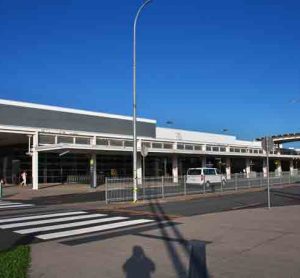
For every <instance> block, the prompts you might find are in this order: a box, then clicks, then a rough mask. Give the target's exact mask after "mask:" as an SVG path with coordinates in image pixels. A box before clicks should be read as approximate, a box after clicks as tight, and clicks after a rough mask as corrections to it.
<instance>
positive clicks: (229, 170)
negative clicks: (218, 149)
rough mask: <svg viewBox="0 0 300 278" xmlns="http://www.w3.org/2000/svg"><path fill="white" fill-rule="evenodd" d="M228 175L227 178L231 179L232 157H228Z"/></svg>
mask: <svg viewBox="0 0 300 278" xmlns="http://www.w3.org/2000/svg"><path fill="white" fill-rule="evenodd" d="M226 177H227V179H231V159H230V157H226Z"/></svg>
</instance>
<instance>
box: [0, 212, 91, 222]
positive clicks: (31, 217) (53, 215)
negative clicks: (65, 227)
mask: <svg viewBox="0 0 300 278" xmlns="http://www.w3.org/2000/svg"><path fill="white" fill-rule="evenodd" d="M84 213H87V212H86V211H72V212H62V213H51V214H40V215H32V216H24V217H14V218H5V219H0V223H9V222H17V221H24V220H34V219H42V218H53V217H57V216H67V215H76V214H84Z"/></svg>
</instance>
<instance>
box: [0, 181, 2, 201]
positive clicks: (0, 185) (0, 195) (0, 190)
mask: <svg viewBox="0 0 300 278" xmlns="http://www.w3.org/2000/svg"><path fill="white" fill-rule="evenodd" d="M0 198H2V182H0Z"/></svg>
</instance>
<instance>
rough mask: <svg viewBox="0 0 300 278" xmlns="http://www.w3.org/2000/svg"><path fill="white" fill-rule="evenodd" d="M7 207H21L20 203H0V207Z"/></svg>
mask: <svg viewBox="0 0 300 278" xmlns="http://www.w3.org/2000/svg"><path fill="white" fill-rule="evenodd" d="M8 205H22V203H14V202H6V203H0V206H1V207H2V206H8Z"/></svg>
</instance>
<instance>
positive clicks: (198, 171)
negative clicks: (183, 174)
mask: <svg viewBox="0 0 300 278" xmlns="http://www.w3.org/2000/svg"><path fill="white" fill-rule="evenodd" d="M188 175H190V176H197V175H201V169H190V170H189V171H188Z"/></svg>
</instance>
